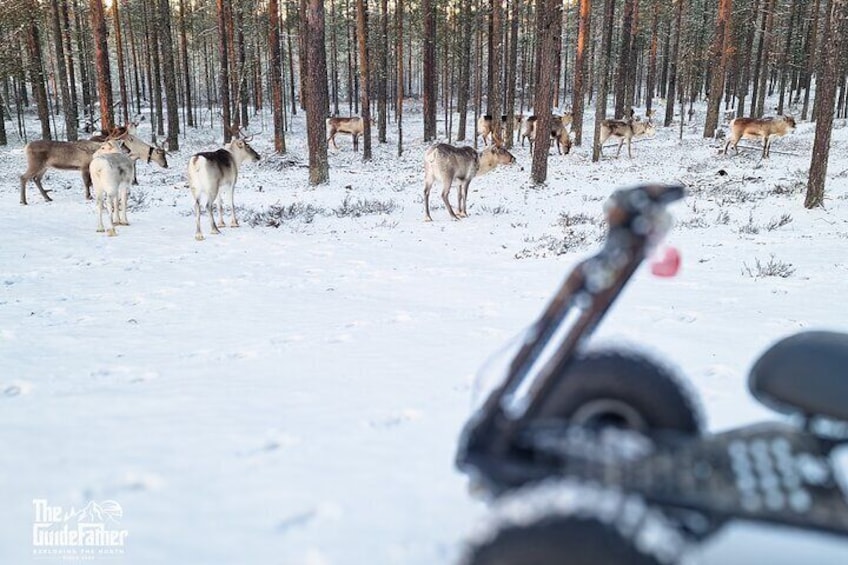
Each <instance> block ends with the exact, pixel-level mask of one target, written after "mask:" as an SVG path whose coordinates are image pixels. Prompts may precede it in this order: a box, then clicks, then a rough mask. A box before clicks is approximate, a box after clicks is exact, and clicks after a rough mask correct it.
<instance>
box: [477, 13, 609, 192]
mask: <svg viewBox="0 0 848 565" xmlns="http://www.w3.org/2000/svg"><path fill="white" fill-rule="evenodd" d="M610 1H612V0H610ZM536 9H537V10H538V12H537V14H536V17H537V18H538V20H537V21H538V24H537V29H538V30H539V31H540V32H541V33H540V34H539V37H538V43H537V44H536V57H537V58H538V59H539V61H540V66H539V79H540V80H538V81H537V82H536V89H535V95H534V97H533V109H534V110H535V112H536V118H537V120H536V141H535V143H534V144H533V161H532V169H531V172H530V176H531V178H532V180H533V182H534V183H535V184H543V183H544V182H545V181H546V180H547V178H548V149H549V148H550V144H551V134H550V131H551V126H552V125H553V123H552V122H553V116H552V115H551V110H552V109H553V101H554V91H555V89H556V80H555V77H556V76H557V69H558V68H559V62H558V60H557V59H558V58H559V53H558V52H557V51H556V48H555V47H556V43H557V40H558V38H559V35H560V32H561V30H560V26H561V25H562V13H561V12H560V10H562V2H560V1H559V0H536ZM499 118H500V116H497V117H493V120H492V121H493V122H494V121H495V120H498V121H499Z"/></svg>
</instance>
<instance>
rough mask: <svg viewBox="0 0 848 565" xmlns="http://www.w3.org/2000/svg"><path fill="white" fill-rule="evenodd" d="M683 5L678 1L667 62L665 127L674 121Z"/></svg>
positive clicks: (681, 111) (681, 110) (681, 119)
mask: <svg viewBox="0 0 848 565" xmlns="http://www.w3.org/2000/svg"><path fill="white" fill-rule="evenodd" d="M683 5H684V0H678V2H677V16H676V27H677V30H676V31H675V36H674V47H673V49H672V52H671V57H669V62H668V88H667V92H666V105H665V122H664V123H663V125H664V126H665V127H668V126H670V125H671V122H673V121H674V100H675V94H676V89H677V66H678V59H679V57H680V36H681V35H682V32H683V27H682V26H683ZM681 91H682V89H681ZM680 121H681V122H682V121H683V107H682V106H681V107H680Z"/></svg>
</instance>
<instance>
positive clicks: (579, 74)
mask: <svg viewBox="0 0 848 565" xmlns="http://www.w3.org/2000/svg"><path fill="white" fill-rule="evenodd" d="M591 24H592V2H591V0H580V16H579V23H578V24H577V47H576V52H575V56H574V96H573V98H572V102H571V112H572V114H571V117H572V122H571V131H572V132H573V133H574V144H575V145H581V144H582V143H583V108H584V101H585V95H584V93H583V83H584V82H585V77H586V45H587V44H588V42H589V41H590V40H591V37H592V31H591Z"/></svg>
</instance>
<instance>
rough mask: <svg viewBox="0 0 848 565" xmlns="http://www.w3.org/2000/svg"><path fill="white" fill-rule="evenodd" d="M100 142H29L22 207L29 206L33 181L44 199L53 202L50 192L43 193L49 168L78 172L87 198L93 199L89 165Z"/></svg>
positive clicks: (22, 189)
mask: <svg viewBox="0 0 848 565" xmlns="http://www.w3.org/2000/svg"><path fill="white" fill-rule="evenodd" d="M101 145H103V144H102V143H101V142H99V141H48V140H43V139H41V140H37V141H30V142H29V143H27V144H26V146H25V147H24V153H25V154H26V158H27V170H26V171H25V172H24V174H22V175H21V204H23V205H26V203H27V199H26V185H27V182H28V181H30V180H32V181H34V182H35V186H37V187H38V190H39V191H40V192H41V196H43V197H44V200H46V201H47V202H50V201H51V200H52V198H50V195H49V194H48V192H49V191H47V190H44V186H42V184H41V178H42V177H43V176H44V173H45V172H46V171H47V169H48V168H49V167H52V168H54V169H59V170H62V171H79V172H80V174H82V183H83V186H85V198H86V199H87V200H91V174H90V173H89V170H88V166H89V164H91V157H92V155H94V152H95V151H97V150H98V149H99V148H100V146H101Z"/></svg>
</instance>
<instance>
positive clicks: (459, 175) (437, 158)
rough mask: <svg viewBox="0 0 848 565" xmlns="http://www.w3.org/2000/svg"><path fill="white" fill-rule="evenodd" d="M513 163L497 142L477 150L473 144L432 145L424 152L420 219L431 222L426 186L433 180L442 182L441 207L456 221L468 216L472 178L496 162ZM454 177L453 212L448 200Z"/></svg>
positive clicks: (484, 172)
mask: <svg viewBox="0 0 848 565" xmlns="http://www.w3.org/2000/svg"><path fill="white" fill-rule="evenodd" d="M514 162H515V157H513V155H512V153H510V152H509V151H507V150H506V149H504V148H503V147H501V146H500V145H492V146H491V147H487V148H486V149H484V150H483V151H482V152H481V153H477V151H475V150H474V148H473V147H467V146H466V147H454V146H452V145H448V144H446V143H438V144H436V145H433V146H432V147H430V148H429V149H427V151H426V152H425V153H424V221H426V222H431V221H433V218H431V217H430V189H431V188H432V187H433V183H434V182H435V181H437V180H440V181H442V200H443V201H444V203H445V208H447V210H448V214H450V216H451V218H453V219H454V220H458V219H459V218H465V217H466V216H468V210H467V207H466V203H467V200H468V185H469V184H471V181H472V180H473V179H474V177H476V176H478V175H484V174H486V173H488V172H489V171H491V170H492V169H494V168H495V167H497V166H498V165H508V164H510V163H514ZM454 179H457V180H459V189H458V190H459V194H458V196H457V213H454V211H453V208H451V205H450V202H449V201H448V196H449V195H450V189H451V185H452V184H453V181H454Z"/></svg>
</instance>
